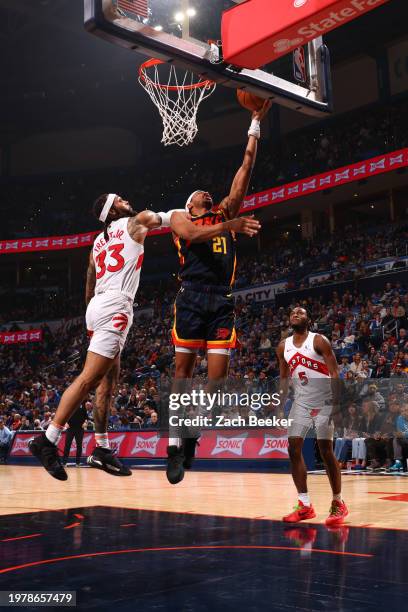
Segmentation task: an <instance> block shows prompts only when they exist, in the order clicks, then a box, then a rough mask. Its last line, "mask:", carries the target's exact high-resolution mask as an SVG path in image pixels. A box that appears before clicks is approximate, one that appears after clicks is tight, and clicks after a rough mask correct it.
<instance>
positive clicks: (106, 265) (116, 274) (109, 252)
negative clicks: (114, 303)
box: [93, 217, 144, 300]
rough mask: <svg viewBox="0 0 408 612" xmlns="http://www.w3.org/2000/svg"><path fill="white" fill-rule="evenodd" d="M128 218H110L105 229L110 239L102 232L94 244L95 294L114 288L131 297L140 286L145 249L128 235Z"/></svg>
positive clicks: (133, 297) (133, 296)
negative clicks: (114, 219) (106, 238)
mask: <svg viewBox="0 0 408 612" xmlns="http://www.w3.org/2000/svg"><path fill="white" fill-rule="evenodd" d="M128 220H129V218H128V217H125V218H123V219H118V220H117V221H112V223H111V224H110V225H109V228H108V234H109V240H108V242H106V241H105V238H104V236H103V232H102V233H101V234H99V235H98V236H97V238H96V240H95V242H94V245H93V258H94V262H95V267H96V286H95V295H98V294H100V293H106V292H107V291H109V292H111V291H117V292H118V293H122V294H123V295H126V296H127V297H129V298H131V299H132V300H134V299H135V295H136V291H137V288H138V287H139V281H140V271H141V268H142V263H143V253H144V248H143V245H142V244H139V243H138V242H135V241H134V240H133V238H131V237H130V235H129V232H128V229H127V224H128Z"/></svg>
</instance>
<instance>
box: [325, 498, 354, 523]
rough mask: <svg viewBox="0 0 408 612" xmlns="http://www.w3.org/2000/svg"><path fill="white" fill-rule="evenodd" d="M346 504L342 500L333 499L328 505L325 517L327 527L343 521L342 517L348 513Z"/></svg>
mask: <svg viewBox="0 0 408 612" xmlns="http://www.w3.org/2000/svg"><path fill="white" fill-rule="evenodd" d="M348 513H349V512H348V510H347V506H346V504H345V503H344V501H337V500H333V501H332V505H331V507H330V514H329V516H328V517H327V519H326V525H327V526H328V527H337V526H338V525H342V524H343V523H344V519H345V518H346V516H347V515H348Z"/></svg>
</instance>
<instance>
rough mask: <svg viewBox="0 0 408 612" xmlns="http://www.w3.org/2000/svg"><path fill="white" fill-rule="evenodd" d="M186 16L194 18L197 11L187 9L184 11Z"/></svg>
mask: <svg viewBox="0 0 408 612" xmlns="http://www.w3.org/2000/svg"><path fill="white" fill-rule="evenodd" d="M186 13H187V15H188V16H189V17H195V16H196V15H197V11H196V10H195V8H192V7H191V8H188V9H187V11H186Z"/></svg>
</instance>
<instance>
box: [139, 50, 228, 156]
mask: <svg viewBox="0 0 408 612" xmlns="http://www.w3.org/2000/svg"><path fill="white" fill-rule="evenodd" d="M165 67H166V68H167V70H168V75H166V74H163V72H165ZM165 81H167V83H166V84H165ZM139 83H140V84H141V85H142V87H143V88H144V89H145V90H146V91H147V93H148V94H149V96H150V98H151V100H152V102H153V103H154V104H155V105H156V106H157V108H158V110H159V113H160V116H161V118H162V120H163V136H162V139H161V142H162V143H163V144H164V145H165V146H168V145H172V144H177V145H179V147H183V146H185V145H189V144H191V143H192V142H193V140H194V138H195V136H196V134H197V132H198V127H197V111H198V107H199V106H200V104H201V102H202V101H203V100H205V98H208V97H209V96H210V95H211V94H212V93H213V92H214V90H215V87H216V84H215V83H214V82H213V81H208V80H204V79H202V78H201V77H200V76H199V75H198V76H197V75H195V74H194V72H190V71H189V70H187V71H186V72H185V74H184V76H183V77H181V78H180V77H178V76H177V72H176V68H175V67H174V66H173V65H172V64H169V63H166V62H163V61H161V60H158V59H150V60H148V61H147V62H144V63H143V64H142V65H141V66H140V68H139Z"/></svg>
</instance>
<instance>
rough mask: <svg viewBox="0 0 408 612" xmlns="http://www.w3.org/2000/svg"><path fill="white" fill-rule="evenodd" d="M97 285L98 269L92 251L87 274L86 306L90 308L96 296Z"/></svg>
mask: <svg viewBox="0 0 408 612" xmlns="http://www.w3.org/2000/svg"><path fill="white" fill-rule="evenodd" d="M95 285H96V269H95V262H94V258H93V253H92V251H91V252H90V255H89V260H88V270H87V272H86V288H85V304H86V305H87V306H88V304H89V302H90V301H91V300H92V298H93V296H94V295H95Z"/></svg>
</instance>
